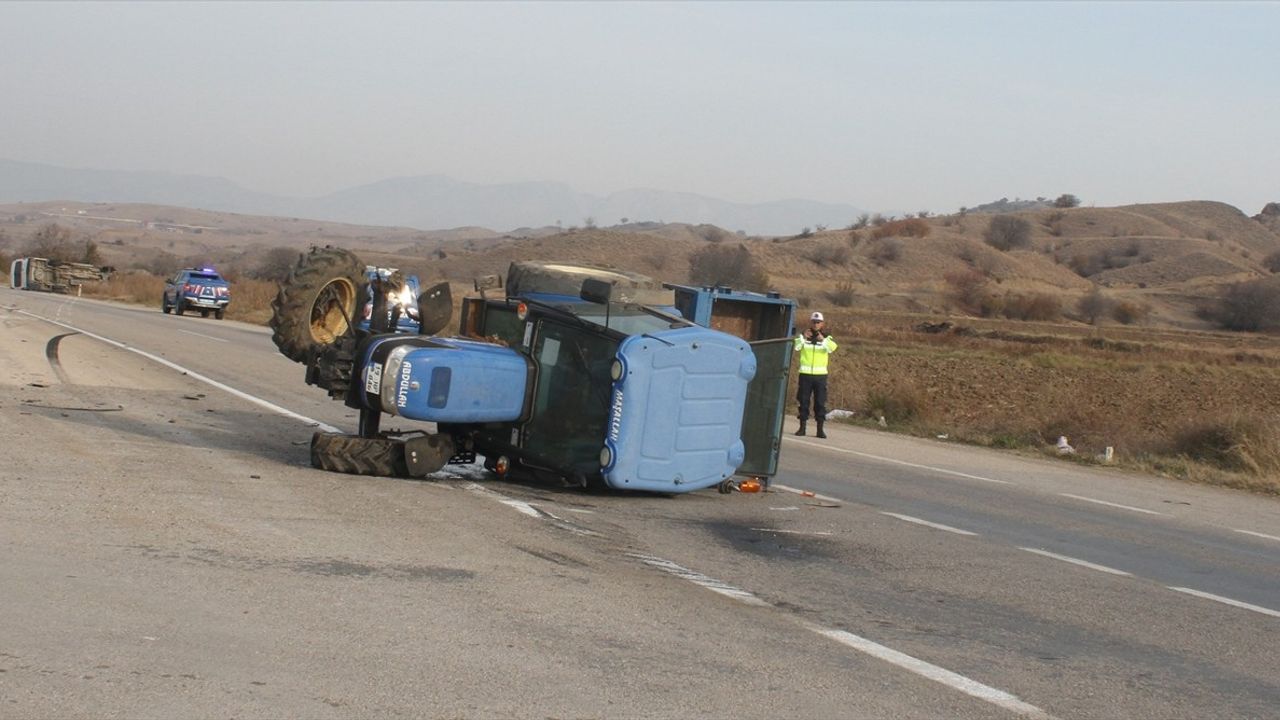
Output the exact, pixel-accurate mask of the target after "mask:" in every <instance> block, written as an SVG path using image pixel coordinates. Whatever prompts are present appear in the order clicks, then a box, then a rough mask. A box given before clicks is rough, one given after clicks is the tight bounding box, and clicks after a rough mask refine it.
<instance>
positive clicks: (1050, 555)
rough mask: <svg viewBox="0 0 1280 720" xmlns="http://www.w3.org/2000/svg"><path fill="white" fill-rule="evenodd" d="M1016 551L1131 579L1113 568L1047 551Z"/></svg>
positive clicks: (1027, 549) (1026, 548) (1033, 549)
mask: <svg viewBox="0 0 1280 720" xmlns="http://www.w3.org/2000/svg"><path fill="white" fill-rule="evenodd" d="M1018 549H1019V550H1026V551H1027V552H1029V553H1035V554H1036V555H1043V556H1045V557H1047V558H1053V559H1054V560H1061V561H1062V562H1069V563H1071V564H1072V565H1079V566H1080V567H1086V568H1089V569H1090V570H1097V571H1099V572H1104V573H1111V574H1112V575H1123V576H1125V577H1132V575H1131V574H1130V573H1127V572H1125V571H1123V570H1116V569H1115V568H1109V567H1107V566H1106V565H1097V564H1094V563H1091V562H1089V561H1088V560H1080V559H1078V558H1073V557H1069V556H1067V555H1059V554H1058V553H1051V552H1049V551H1048V550H1037V549H1035V548H1029V547H1024V548H1018Z"/></svg>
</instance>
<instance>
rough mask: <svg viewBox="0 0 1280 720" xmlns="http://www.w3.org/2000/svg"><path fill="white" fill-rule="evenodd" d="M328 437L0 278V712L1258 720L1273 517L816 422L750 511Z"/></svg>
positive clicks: (209, 328)
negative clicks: (319, 448)
mask: <svg viewBox="0 0 1280 720" xmlns="http://www.w3.org/2000/svg"><path fill="white" fill-rule="evenodd" d="M157 305H158V301H157ZM354 420H355V418H354V415H353V414H352V413H351V412H350V411H349V410H347V409H346V408H345V407H343V406H342V405H341V404H340V403H336V402H332V401H330V400H328V399H327V397H326V396H325V395H324V394H323V393H322V392H320V391H318V390H316V389H315V388H311V387H308V386H306V385H304V384H303V382H302V368H301V366H299V365H296V364H294V363H291V362H290V361H288V360H286V359H285V358H284V357H282V356H281V355H279V354H278V353H277V352H276V350H275V348H274V346H273V345H272V344H271V341H270V335H269V332H268V331H267V330H265V329H264V328H259V327H253V326H248V325H242V324H238V323H234V322H229V321H216V320H212V319H209V320H203V319H201V318H199V317H190V316H187V317H175V316H166V315H162V314H161V313H160V312H159V310H158V308H139V307H131V306H122V305H114V304H109V303H102V302H97V301H92V300H87V299H78V298H69V297H61V296H52V295H44V294H37V293H25V292H18V291H12V290H7V289H3V290H0V548H2V551H3V555H2V556H0V557H2V558H3V560H2V561H0V588H3V593H0V717H82V716H93V717H131V718H132V717H170V716H175V715H180V716H197V717H213V716H218V717H222V716H226V717H282V716H289V717H351V716H398V715H409V716H428V717H436V716H449V717H457V716H464V717H567V716H572V717H690V716H693V717H728V716H734V717H747V718H750V717H761V718H776V717H814V718H835V717H841V718H846V717H847V718H866V717H893V718H914V717H919V718H937V717H949V718H950V717H958V718H979V717H1018V716H1027V717H1050V716H1052V717H1061V718H1074V717H1100V718H1101V717H1126V718H1129V717H1150V718H1172V717H1188V718H1192V717H1194V718H1201V717H1215V718H1220V717H1275V716H1277V715H1278V714H1280V710H1277V708H1280V670H1277V668H1280V642H1278V641H1280V503H1277V501H1276V499H1274V498H1265V497H1257V496H1251V495H1247V494H1242V493H1238V492H1230V491H1223V490H1219V489H1215V488H1207V487H1200V486H1193V485H1188V484H1182V483H1177V482H1172V481H1167V480H1162V479H1158V478H1151V477H1145V476H1141V475H1137V474H1132V473H1126V472H1121V471H1117V470H1111V469H1106V468H1091V467H1084V466H1079V465H1075V464H1071V463H1064V462H1058V461H1053V460H1048V459H1041V458H1032V457H1021V456H1016V455H1011V454H1006V453H996V452H991V451H986V450H981V449H976V448H968V447H963V446H957V445H951V444H947V443H945V442H931V441H922V440H918V439H910V438H903V437H897V436H893V435H889V434H885V433H876V432H868V431H863V430H857V429H853V428H849V427H846V426H838V425H837V426H828V430H829V433H830V434H831V437H830V438H829V439H828V440H821V441H820V440H817V439H814V438H794V437H788V438H787V440H786V442H785V444H784V449H783V459H782V469H781V472H780V474H779V477H778V478H777V480H776V483H777V487H776V491H775V492H770V493H763V494H757V495H747V494H733V495H728V496H723V495H719V494H717V493H714V492H703V493H696V494H693V495H685V496H679V497H654V496H644V495H599V494H582V493H579V492H575V491H569V490H562V489H559V488H552V487H540V486H526V485H518V484H512V483H504V482H500V481H498V480H496V479H493V478H490V477H486V476H485V475H484V474H483V473H480V472H475V471H466V470H463V471H461V474H458V473H454V474H449V475H448V476H441V477H437V478H434V479H432V480H429V481H411V480H401V479H390V478H356V477H350V476H343V475H335V474H330V473H324V472H321V471H318V470H313V469H311V468H310V467H309V466H308V464H307V442H308V439H309V437H310V435H311V433H312V432H313V431H314V429H315V426H316V425H317V424H320V425H333V426H337V427H341V428H344V429H349V428H351V427H353V426H354Z"/></svg>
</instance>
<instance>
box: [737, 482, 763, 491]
mask: <svg viewBox="0 0 1280 720" xmlns="http://www.w3.org/2000/svg"><path fill="white" fill-rule="evenodd" d="M763 489H764V486H763V485H761V484H760V481H759V480H756V479H755V478H748V479H746V480H743V481H742V482H740V483H738V492H750V493H756V492H760V491H761V490H763Z"/></svg>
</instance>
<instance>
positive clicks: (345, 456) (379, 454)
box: [311, 432, 409, 477]
mask: <svg viewBox="0 0 1280 720" xmlns="http://www.w3.org/2000/svg"><path fill="white" fill-rule="evenodd" d="M311 466H312V467H317V468H320V469H321V470H328V471H330V472H340V473H349V474H351V475H381V476H383V477H405V476H407V475H408V474H409V470H408V467H407V465H406V464H405V459H404V443H403V442H400V441H399V440H391V439H389V438H385V437H375V438H363V437H359V436H358V435H344V434H341V433H325V432H318V433H316V434H314V435H312V436H311Z"/></svg>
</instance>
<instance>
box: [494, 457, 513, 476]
mask: <svg viewBox="0 0 1280 720" xmlns="http://www.w3.org/2000/svg"><path fill="white" fill-rule="evenodd" d="M510 469H511V461H510V460H508V459H507V457H506V456H505V455H504V456H502V457H500V458H498V462H496V463H494V464H493V471H494V472H496V473H498V474H499V475H506V474H507V471H508V470H510Z"/></svg>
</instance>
